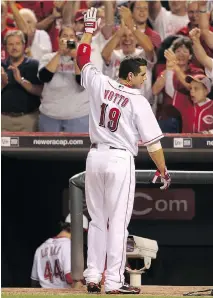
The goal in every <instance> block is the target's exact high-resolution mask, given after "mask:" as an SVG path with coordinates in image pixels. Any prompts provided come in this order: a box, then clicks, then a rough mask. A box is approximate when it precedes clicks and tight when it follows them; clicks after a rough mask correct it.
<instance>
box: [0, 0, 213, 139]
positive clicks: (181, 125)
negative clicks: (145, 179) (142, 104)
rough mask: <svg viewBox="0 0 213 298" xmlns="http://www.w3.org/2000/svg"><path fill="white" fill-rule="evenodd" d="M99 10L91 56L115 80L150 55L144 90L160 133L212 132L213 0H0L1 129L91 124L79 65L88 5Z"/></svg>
mask: <svg viewBox="0 0 213 298" xmlns="http://www.w3.org/2000/svg"><path fill="white" fill-rule="evenodd" d="M92 6H93V7H96V8H98V17H99V18H101V25H100V27H99V29H97V31H96V33H95V34H94V36H93V37H92V44H91V62H92V63H93V64H94V65H95V66H96V67H97V69H98V70H100V71H101V72H103V74H104V75H106V76H108V77H110V78H112V79H114V80H116V79H117V78H118V71H119V66H120V63H121V61H122V60H123V59H124V58H125V57H127V56H134V57H135V56H139V57H142V58H144V59H146V61H147V73H146V81H145V83H144V84H143V85H142V87H141V94H142V95H143V96H145V97H146V99H147V101H148V102H149V104H150V105H151V106H152V109H153V111H154V113H155V116H156V118H157V120H158V122H159V125H160V127H161V129H162V131H163V132H164V133H203V134H209V133H211V134H213V1H211V0H209V1H206V0H203V1H196V0H192V1H168V2H167V1H159V0H157V1H2V2H1V60H2V64H1V86H2V87H1V96H2V103H1V114H2V115H1V117H2V120H1V123H2V131H10V132H18V131H26V132H70V133H88V132H89V115H88V114H89V100H88V94H87V91H86V90H85V89H84V88H83V87H82V86H81V72H80V70H79V68H78V65H77V63H76V54H77V48H78V44H79V42H80V39H81V37H82V35H83V32H84V22H83V20H84V13H85V12H86V10H87V8H90V7H92Z"/></svg>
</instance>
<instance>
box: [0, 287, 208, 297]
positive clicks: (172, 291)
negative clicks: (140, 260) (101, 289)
mask: <svg viewBox="0 0 213 298" xmlns="http://www.w3.org/2000/svg"><path fill="white" fill-rule="evenodd" d="M207 289H213V286H204V287H195V286H194V287H193V286H187V287H182V286H142V287H141V295H150V296H167V297H172V296H182V295H183V294H184V293H187V292H194V291H202V290H207ZM10 293H11V294H18V295H21V294H28V295H30V294H32V295H33V296H34V295H36V294H46V295H62V296H66V295H70V294H72V295H75V294H76V295H78V294H85V293H86V288H85V287H83V288H81V289H40V288H39V289H32V288H2V294H10ZM208 294H209V293H208Z"/></svg>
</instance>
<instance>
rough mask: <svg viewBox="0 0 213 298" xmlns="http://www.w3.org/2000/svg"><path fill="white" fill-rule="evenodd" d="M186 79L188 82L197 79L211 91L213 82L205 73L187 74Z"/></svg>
mask: <svg viewBox="0 0 213 298" xmlns="http://www.w3.org/2000/svg"><path fill="white" fill-rule="evenodd" d="M185 81H186V82H187V83H191V81H196V82H198V83H202V84H203V85H204V86H205V87H206V89H207V91H208V93H209V92H210V91H211V87H212V82H211V80H210V79H209V78H208V77H207V76H205V75H204V74H196V75H192V76H189V75H188V76H186V79H185Z"/></svg>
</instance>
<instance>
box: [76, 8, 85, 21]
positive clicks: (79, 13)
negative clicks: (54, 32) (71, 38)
mask: <svg viewBox="0 0 213 298" xmlns="http://www.w3.org/2000/svg"><path fill="white" fill-rule="evenodd" d="M85 12H86V10H85V9H79V10H78V11H77V12H76V14H75V22H79V21H81V20H83V19H84V14H85Z"/></svg>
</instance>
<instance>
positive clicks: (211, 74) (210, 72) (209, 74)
mask: <svg viewBox="0 0 213 298" xmlns="http://www.w3.org/2000/svg"><path fill="white" fill-rule="evenodd" d="M211 60H212V69H211V70H209V69H208V68H205V73H206V75H207V77H209V78H210V79H211V80H213V58H211Z"/></svg>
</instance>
